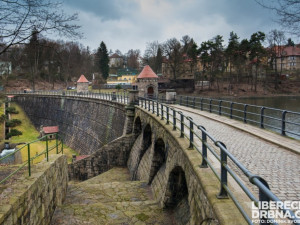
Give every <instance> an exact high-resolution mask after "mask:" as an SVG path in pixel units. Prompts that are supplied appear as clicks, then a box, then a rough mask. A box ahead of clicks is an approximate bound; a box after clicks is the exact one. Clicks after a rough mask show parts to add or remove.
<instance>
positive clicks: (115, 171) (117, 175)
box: [79, 167, 130, 184]
mask: <svg viewBox="0 0 300 225" xmlns="http://www.w3.org/2000/svg"><path fill="white" fill-rule="evenodd" d="M114 181H130V173H129V171H128V169H127V168H126V167H114V168H112V169H110V170H108V171H106V172H104V173H102V174H100V175H98V176H96V177H93V178H90V179H88V180H86V181H83V182H80V183H79V184H86V183H89V184H99V183H108V182H114Z"/></svg>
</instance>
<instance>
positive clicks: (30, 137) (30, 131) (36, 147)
mask: <svg viewBox="0 0 300 225" xmlns="http://www.w3.org/2000/svg"><path fill="white" fill-rule="evenodd" d="M11 106H13V107H15V108H16V110H18V111H19V114H11V119H19V120H21V122H22V123H21V125H19V126H17V127H16V129H18V130H19V131H21V132H22V135H20V136H13V137H12V138H11V139H10V143H29V142H32V141H34V140H37V139H38V138H39V132H38V131H37V130H36V129H35V127H34V126H33V124H32V123H31V121H30V119H29V118H28V117H27V115H26V114H25V112H24V111H23V109H22V108H21V107H20V106H19V105H17V104H15V103H12V104H11ZM55 145H56V141H55V140H51V141H49V142H48V146H49V148H50V147H51V146H55ZM22 146H23V145H19V146H18V147H22ZM45 150H46V141H38V142H36V143H33V144H30V154H31V157H33V156H35V155H38V154H40V153H41V152H43V151H45ZM59 150H60V149H59ZM27 151H28V150H27V147H24V148H23V149H22V150H21V155H22V160H23V161H24V160H27V159H28V153H27ZM50 154H56V149H53V150H52V151H51V152H50ZM64 154H65V155H67V157H68V162H71V160H72V154H75V155H77V152H76V151H75V150H73V149H71V148H70V147H68V146H66V145H64ZM44 158H45V156H44V155H42V156H39V157H38V158H37V159H35V160H34V163H37V162H40V161H42V160H43V159H44Z"/></svg>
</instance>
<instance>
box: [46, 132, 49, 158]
mask: <svg viewBox="0 0 300 225" xmlns="http://www.w3.org/2000/svg"><path fill="white" fill-rule="evenodd" d="M48 151H49V149H48V136H46V158H47V162H49V152H48Z"/></svg>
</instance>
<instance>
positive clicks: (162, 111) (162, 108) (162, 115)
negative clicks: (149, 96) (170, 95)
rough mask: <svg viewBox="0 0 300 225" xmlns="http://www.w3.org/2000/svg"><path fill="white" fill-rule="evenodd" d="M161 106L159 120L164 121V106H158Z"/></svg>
mask: <svg viewBox="0 0 300 225" xmlns="http://www.w3.org/2000/svg"><path fill="white" fill-rule="evenodd" d="M160 105H161V108H160V109H161V112H160V113H161V120H164V105H163V104H160Z"/></svg>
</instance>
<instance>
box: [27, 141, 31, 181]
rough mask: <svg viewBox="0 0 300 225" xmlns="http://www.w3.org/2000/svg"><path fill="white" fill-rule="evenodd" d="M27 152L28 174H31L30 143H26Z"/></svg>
mask: <svg viewBox="0 0 300 225" xmlns="http://www.w3.org/2000/svg"><path fill="white" fill-rule="evenodd" d="M27 152H28V174H29V176H31V165H30V144H27Z"/></svg>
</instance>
